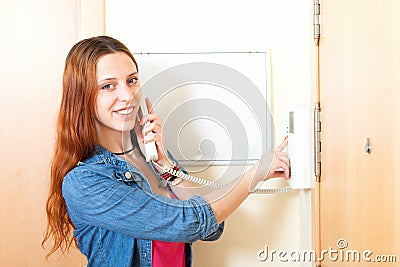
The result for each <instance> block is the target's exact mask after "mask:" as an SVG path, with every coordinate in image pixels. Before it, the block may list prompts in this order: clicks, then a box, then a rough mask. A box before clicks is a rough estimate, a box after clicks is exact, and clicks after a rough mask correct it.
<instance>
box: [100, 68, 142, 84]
mask: <svg viewBox="0 0 400 267" xmlns="http://www.w3.org/2000/svg"><path fill="white" fill-rule="evenodd" d="M136 74H138V72H137V71H135V72H132V73H131V74H129V75H128V76H127V77H131V76H134V75H136ZM112 80H115V78H105V79H103V80H100V81H98V82H97V83H101V82H104V81H112Z"/></svg>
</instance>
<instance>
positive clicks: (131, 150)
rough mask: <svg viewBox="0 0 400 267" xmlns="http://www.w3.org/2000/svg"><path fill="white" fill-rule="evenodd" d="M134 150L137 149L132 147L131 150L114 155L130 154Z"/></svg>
mask: <svg viewBox="0 0 400 267" xmlns="http://www.w3.org/2000/svg"><path fill="white" fill-rule="evenodd" d="M134 149H135V147H132V148H131V149H129V150H126V151H122V152H118V153H113V154H114V155H125V154H128V153H129V152H132V151H133V150H134Z"/></svg>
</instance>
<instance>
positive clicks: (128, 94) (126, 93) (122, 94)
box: [118, 85, 135, 102]
mask: <svg viewBox="0 0 400 267" xmlns="http://www.w3.org/2000/svg"><path fill="white" fill-rule="evenodd" d="M134 93H135V92H133V90H132V89H131V88H129V87H128V86H124V85H121V86H119V88H118V100H119V101H123V102H131V101H132V99H133V95H134Z"/></svg>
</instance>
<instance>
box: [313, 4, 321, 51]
mask: <svg viewBox="0 0 400 267" xmlns="http://www.w3.org/2000/svg"><path fill="white" fill-rule="evenodd" d="M320 14H321V10H320V4H319V0H314V15H313V25H314V43H315V45H316V46H318V45H319V38H320V36H321V24H320V22H319V16H320Z"/></svg>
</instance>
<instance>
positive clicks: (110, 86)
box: [101, 83, 113, 90]
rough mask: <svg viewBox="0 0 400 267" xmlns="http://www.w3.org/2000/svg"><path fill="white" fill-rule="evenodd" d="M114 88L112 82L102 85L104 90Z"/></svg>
mask: <svg viewBox="0 0 400 267" xmlns="http://www.w3.org/2000/svg"><path fill="white" fill-rule="evenodd" d="M112 88H113V85H112V84H111V83H108V84H105V85H103V86H102V87H101V89H103V90H110V89H112Z"/></svg>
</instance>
